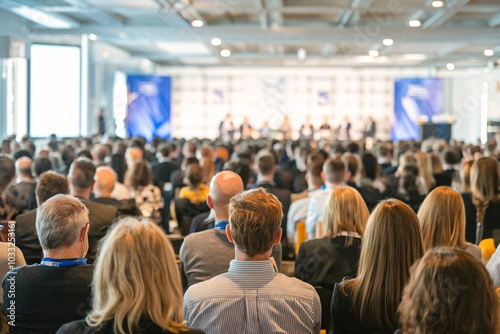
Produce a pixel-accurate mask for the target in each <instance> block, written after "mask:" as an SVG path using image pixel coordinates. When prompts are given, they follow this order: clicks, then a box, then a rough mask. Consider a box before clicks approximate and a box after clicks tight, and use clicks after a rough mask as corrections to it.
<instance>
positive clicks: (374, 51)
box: [368, 50, 379, 57]
mask: <svg viewBox="0 0 500 334" xmlns="http://www.w3.org/2000/svg"><path fill="white" fill-rule="evenodd" d="M368 54H369V55H370V57H378V55H379V53H378V50H370V51H368Z"/></svg>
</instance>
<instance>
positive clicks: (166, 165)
mask: <svg viewBox="0 0 500 334" xmlns="http://www.w3.org/2000/svg"><path fill="white" fill-rule="evenodd" d="M178 169H179V165H178V164H176V163H174V162H168V161H165V162H160V163H159V164H156V165H154V166H153V167H152V170H153V177H154V180H155V184H156V185H158V186H159V187H160V189H161V190H163V185H164V184H165V183H166V182H170V178H171V176H172V172H173V171H175V170H178Z"/></svg>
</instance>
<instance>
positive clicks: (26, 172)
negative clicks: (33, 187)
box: [16, 157, 33, 178]
mask: <svg viewBox="0 0 500 334" xmlns="http://www.w3.org/2000/svg"><path fill="white" fill-rule="evenodd" d="M32 164H33V160H31V159H30V158H28V157H21V158H19V159H17V160H16V172H17V176H18V177H28V178H32V177H33V173H32V172H31V165H32Z"/></svg>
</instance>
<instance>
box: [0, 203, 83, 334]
mask: <svg viewBox="0 0 500 334" xmlns="http://www.w3.org/2000/svg"><path fill="white" fill-rule="evenodd" d="M36 229H37V233H38V238H39V239H40V244H41V245H42V249H43V255H44V257H43V259H42V261H41V263H40V264H34V265H27V266H24V267H19V268H16V269H14V270H12V271H10V272H9V273H7V275H6V276H5V278H4V279H3V282H2V287H3V303H2V312H3V313H4V314H5V315H6V317H7V323H8V324H9V330H10V333H13V334H15V333H55V332H56V331H57V329H58V328H59V327H60V326H61V325H62V324H64V323H67V322H70V321H74V320H79V319H82V318H83V317H85V315H86V313H87V311H88V310H89V308H90V297H91V288H90V284H91V282H92V272H93V266H91V265H87V264H86V263H87V260H86V258H85V256H86V254H87V250H88V248H89V241H88V231H89V213H88V209H87V208H86V207H85V205H84V204H83V203H82V202H80V201H79V200H78V199H76V198H74V197H73V196H69V195H62V194H60V195H56V196H54V197H52V198H50V199H48V200H47V201H46V202H45V203H43V204H41V205H40V206H39V207H38V209H37V215H36Z"/></svg>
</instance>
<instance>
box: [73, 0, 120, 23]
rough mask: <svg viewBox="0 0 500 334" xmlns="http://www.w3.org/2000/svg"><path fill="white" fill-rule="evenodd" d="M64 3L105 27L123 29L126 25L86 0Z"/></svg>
mask: <svg viewBox="0 0 500 334" xmlns="http://www.w3.org/2000/svg"><path fill="white" fill-rule="evenodd" d="M64 2H65V3H67V4H68V5H70V6H72V7H74V8H76V9H78V12H79V13H81V14H83V15H85V16H86V17H88V18H89V19H91V20H93V21H95V22H97V23H99V24H102V25H104V26H112V27H121V26H122V25H123V24H124V22H123V21H121V20H118V19H116V18H114V17H113V16H111V15H108V14H106V13H105V12H103V11H102V10H100V9H97V8H95V7H94V6H92V5H90V4H89V3H87V2H86V1H85V0H64Z"/></svg>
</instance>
